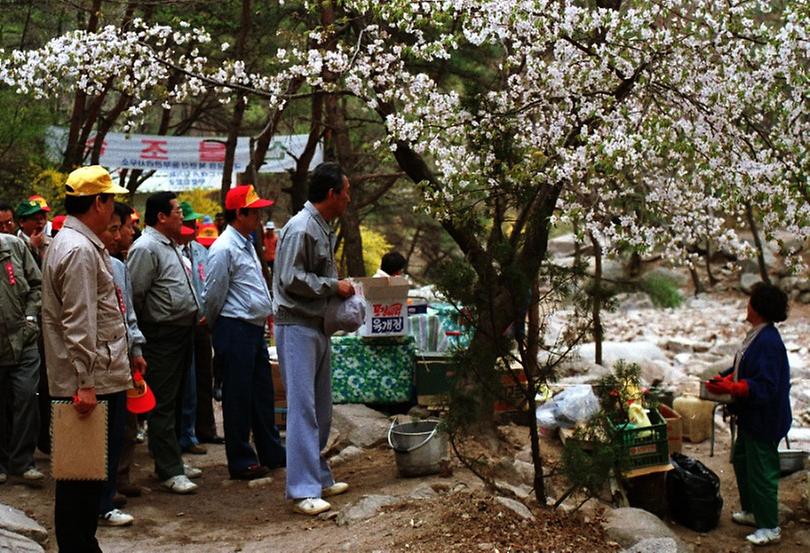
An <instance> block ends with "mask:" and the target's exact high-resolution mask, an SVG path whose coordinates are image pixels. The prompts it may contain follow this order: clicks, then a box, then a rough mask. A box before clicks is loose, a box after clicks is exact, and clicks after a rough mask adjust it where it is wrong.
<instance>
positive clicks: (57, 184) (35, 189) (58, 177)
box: [31, 169, 67, 215]
mask: <svg viewBox="0 0 810 553" xmlns="http://www.w3.org/2000/svg"><path fill="white" fill-rule="evenodd" d="M66 180H67V174H66V173H61V172H59V171H57V170H56V169H44V170H42V171H40V172H39V174H38V175H37V176H36V177H34V179H33V181H32V182H31V192H32V193H34V194H39V195H40V196H42V197H43V198H45V201H47V202H48V206H49V207H50V208H51V210H52V215H53V214H56V213H64V212H65V181H66Z"/></svg>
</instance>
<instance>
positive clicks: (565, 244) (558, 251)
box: [546, 233, 577, 257]
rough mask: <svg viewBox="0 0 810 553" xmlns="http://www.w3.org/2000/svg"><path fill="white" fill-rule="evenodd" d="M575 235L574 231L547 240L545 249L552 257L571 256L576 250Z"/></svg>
mask: <svg viewBox="0 0 810 553" xmlns="http://www.w3.org/2000/svg"><path fill="white" fill-rule="evenodd" d="M576 243H577V237H576V236H575V235H574V233H569V234H563V235H561V236H558V237H556V238H552V239H551V240H549V241H548V247H547V248H546V251H547V252H548V253H549V255H551V256H552V257H571V256H573V255H574V251H575V250H576Z"/></svg>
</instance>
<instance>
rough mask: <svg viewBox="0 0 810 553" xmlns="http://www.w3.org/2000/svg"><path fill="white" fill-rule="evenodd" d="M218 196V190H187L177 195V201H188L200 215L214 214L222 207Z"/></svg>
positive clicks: (212, 215)
mask: <svg viewBox="0 0 810 553" xmlns="http://www.w3.org/2000/svg"><path fill="white" fill-rule="evenodd" d="M218 198H219V191H218V190H199V189H197V190H189V191H187V192H181V193H180V194H178V195H177V201H178V202H189V203H190V204H191V206H192V207H193V208H194V211H196V212H197V213H201V214H202V215H210V216H211V217H212V218H213V217H214V215H215V214H216V213H217V212H219V211H222V207H221V206H220V204H219V201H217V199H218Z"/></svg>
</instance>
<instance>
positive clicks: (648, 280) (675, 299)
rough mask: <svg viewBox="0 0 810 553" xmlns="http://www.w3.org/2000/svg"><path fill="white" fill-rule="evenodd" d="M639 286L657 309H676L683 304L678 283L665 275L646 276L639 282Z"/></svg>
mask: <svg viewBox="0 0 810 553" xmlns="http://www.w3.org/2000/svg"><path fill="white" fill-rule="evenodd" d="M639 286H640V288H641V289H642V290H644V291H645V292H647V294H648V295H649V296H650V299H651V300H652V302H653V304H655V305H656V306H658V307H678V306H679V305H681V304H682V303H683V296H682V295H681V291H680V289H679V288H678V283H677V282H676V281H675V280H674V279H672V278H670V277H668V276H666V275H661V274H648V275H646V276H645V277H644V278H643V279H642V280H641V282H640V283H639Z"/></svg>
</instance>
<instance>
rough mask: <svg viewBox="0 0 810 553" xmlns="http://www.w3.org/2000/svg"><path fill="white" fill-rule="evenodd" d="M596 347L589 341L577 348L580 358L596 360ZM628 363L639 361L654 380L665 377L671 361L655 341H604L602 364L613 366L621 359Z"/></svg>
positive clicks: (643, 371)
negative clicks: (668, 360)
mask: <svg viewBox="0 0 810 553" xmlns="http://www.w3.org/2000/svg"><path fill="white" fill-rule="evenodd" d="M595 348H596V346H595V345H594V343H593V342H588V343H585V344H582V345H580V346H579V347H578V348H576V350H575V351H576V355H577V356H578V358H579V359H582V360H585V361H589V362H591V363H593V362H594V357H595V353H594V352H595ZM622 359H623V360H624V361H625V362H627V363H637V364H638V365H639V366H640V367H641V372H642V375H645V374H646V375H647V376H648V377H652V378H651V379H648V378H645V380H647V382H648V383H649V382H652V381H653V380H655V379H656V378H657V377H659V376H660V377H665V375H666V374H668V372H669V363H668V362H667V357H666V355H665V354H664V351H663V350H662V349H661V348H659V347H658V346H657V345H655V344H654V343H653V342H648V341H643V340H640V341H638V342H602V365H603V366H605V367H608V368H612V367H613V365H615V364H616V363H617V362H618V361H619V360H622Z"/></svg>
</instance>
